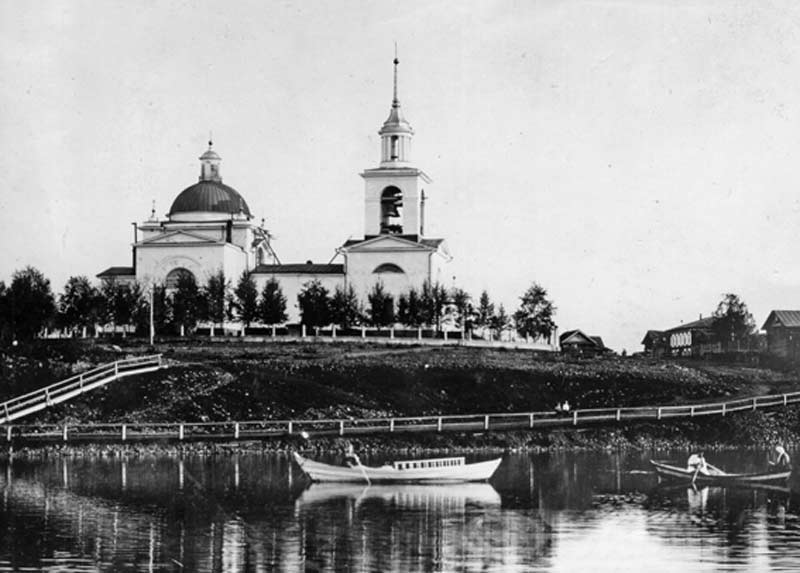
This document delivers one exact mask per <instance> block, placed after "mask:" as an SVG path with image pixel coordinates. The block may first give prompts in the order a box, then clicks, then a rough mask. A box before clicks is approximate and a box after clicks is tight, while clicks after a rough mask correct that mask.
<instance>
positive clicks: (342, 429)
mask: <svg viewBox="0 0 800 573" xmlns="http://www.w3.org/2000/svg"><path fill="white" fill-rule="evenodd" d="M339 435H340V436H344V420H339Z"/></svg>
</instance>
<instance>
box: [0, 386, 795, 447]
mask: <svg viewBox="0 0 800 573" xmlns="http://www.w3.org/2000/svg"><path fill="white" fill-rule="evenodd" d="M797 403H800V392H792V393H788V394H770V395H766V396H755V397H752V398H742V399H738V400H729V401H726V402H715V403H711V404H687V405H680V406H645V407H637V408H605V409H587V410H574V411H572V412H570V413H569V414H567V415H564V414H561V415H559V414H557V413H555V412H521V413H496V414H472V415H458V416H414V417H399V418H358V419H356V418H342V419H326V420H258V421H244V422H197V423H163V424H162V423H117V424H70V425H63V426H56V425H37V426H32V425H27V426H26V425H13V426H12V425H6V426H5V427H4V434H5V435H4V436H3V435H2V434H0V440H2V439H3V438H4V441H5V442H7V443H9V444H12V443H24V444H34V443H36V444H41V443H62V444H63V443H65V442H68V443H89V442H95V443H103V442H157V441H166V442H187V441H245V440H266V439H273V438H286V437H294V436H301V435H302V436H304V437H309V438H314V437H321V436H365V435H375V434H400V433H405V434H409V433H424V432H490V431H499V430H530V429H534V430H540V429H553V428H570V427H588V426H592V425H600V424H615V423H618V422H629V421H653V422H658V421H659V420H667V419H670V420H672V419H681V418H683V419H686V418H695V417H702V416H725V415H728V414H731V413H734V412H742V411H747V410H764V409H774V408H781V407H785V406H788V405H790V404H797Z"/></svg>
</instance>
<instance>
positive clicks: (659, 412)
mask: <svg viewBox="0 0 800 573" xmlns="http://www.w3.org/2000/svg"><path fill="white" fill-rule="evenodd" d="M658 419H659V420H660V419H661V408H659V409H658Z"/></svg>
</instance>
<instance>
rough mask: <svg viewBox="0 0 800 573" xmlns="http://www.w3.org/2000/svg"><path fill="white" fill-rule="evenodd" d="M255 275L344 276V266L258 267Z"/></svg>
mask: <svg viewBox="0 0 800 573" xmlns="http://www.w3.org/2000/svg"><path fill="white" fill-rule="evenodd" d="M253 273H256V274H265V275H278V274H301V275H343V274H344V265H323V264H314V263H295V264H288V265H258V266H257V267H256V268H255V269H253Z"/></svg>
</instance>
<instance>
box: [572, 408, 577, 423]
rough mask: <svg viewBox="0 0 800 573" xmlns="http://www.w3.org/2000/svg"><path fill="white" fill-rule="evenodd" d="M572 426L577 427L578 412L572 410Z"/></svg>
mask: <svg viewBox="0 0 800 573" xmlns="http://www.w3.org/2000/svg"><path fill="white" fill-rule="evenodd" d="M572 425H573V426H577V425H578V411H577V410H573V411H572Z"/></svg>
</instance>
